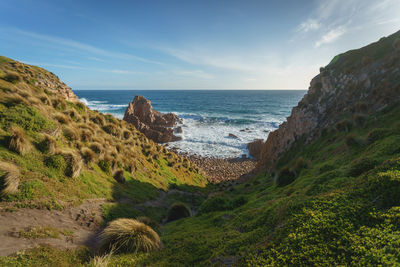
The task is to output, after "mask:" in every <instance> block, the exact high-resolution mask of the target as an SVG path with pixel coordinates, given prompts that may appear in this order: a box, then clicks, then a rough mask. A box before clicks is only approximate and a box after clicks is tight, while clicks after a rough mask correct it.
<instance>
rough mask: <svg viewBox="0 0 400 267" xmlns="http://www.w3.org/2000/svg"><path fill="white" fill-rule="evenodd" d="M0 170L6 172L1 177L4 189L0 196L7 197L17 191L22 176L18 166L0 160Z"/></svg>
mask: <svg viewBox="0 0 400 267" xmlns="http://www.w3.org/2000/svg"><path fill="white" fill-rule="evenodd" d="M0 170H1V171H2V172H4V174H3V175H2V177H1V182H2V187H1V188H2V190H1V194H0V196H1V197H5V196H8V195H11V194H15V193H17V192H18V185H19V176H20V173H19V170H18V168H17V166H15V165H13V164H10V163H6V162H0Z"/></svg>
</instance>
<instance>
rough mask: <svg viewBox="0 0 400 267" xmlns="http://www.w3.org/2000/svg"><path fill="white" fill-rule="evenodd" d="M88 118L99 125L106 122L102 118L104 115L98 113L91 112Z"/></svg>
mask: <svg viewBox="0 0 400 267" xmlns="http://www.w3.org/2000/svg"><path fill="white" fill-rule="evenodd" d="M89 119H90V120H91V121H92V122H94V123H96V124H99V125H101V126H103V125H104V124H105V123H106V120H105V119H104V116H103V115H101V114H99V113H91V114H90V117H89Z"/></svg>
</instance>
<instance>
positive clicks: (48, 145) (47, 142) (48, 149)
mask: <svg viewBox="0 0 400 267" xmlns="http://www.w3.org/2000/svg"><path fill="white" fill-rule="evenodd" d="M37 147H38V149H39V150H40V151H41V152H42V153H47V154H54V153H56V150H57V142H56V139H54V137H52V136H51V135H48V134H43V139H42V141H40V143H39V144H38V146H37Z"/></svg>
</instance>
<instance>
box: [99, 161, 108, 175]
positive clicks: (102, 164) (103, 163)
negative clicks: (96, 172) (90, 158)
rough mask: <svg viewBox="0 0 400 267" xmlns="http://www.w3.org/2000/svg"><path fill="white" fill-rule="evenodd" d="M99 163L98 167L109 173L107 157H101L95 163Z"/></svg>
mask: <svg viewBox="0 0 400 267" xmlns="http://www.w3.org/2000/svg"><path fill="white" fill-rule="evenodd" d="M97 165H99V167H100V169H101V170H102V171H103V172H105V173H111V162H110V161H109V160H107V159H102V160H100V161H99V163H98V164H97Z"/></svg>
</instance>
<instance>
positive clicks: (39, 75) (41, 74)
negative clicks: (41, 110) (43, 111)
mask: <svg viewBox="0 0 400 267" xmlns="http://www.w3.org/2000/svg"><path fill="white" fill-rule="evenodd" d="M10 65H11V66H12V67H13V68H15V69H18V71H19V73H20V75H21V76H22V78H23V80H24V81H25V82H27V83H31V84H33V85H35V86H38V87H42V88H44V89H46V90H48V91H50V92H58V93H59V94H61V96H62V97H64V98H65V99H66V100H68V101H77V100H78V97H77V96H76V95H75V94H74V92H72V89H71V88H70V87H69V86H67V85H66V84H65V83H63V82H62V81H60V80H59V79H58V77H57V76H56V75H55V74H54V73H51V72H48V71H46V70H44V69H42V68H39V67H36V66H30V65H27V64H23V63H20V62H18V61H13V62H11V63H10Z"/></svg>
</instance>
